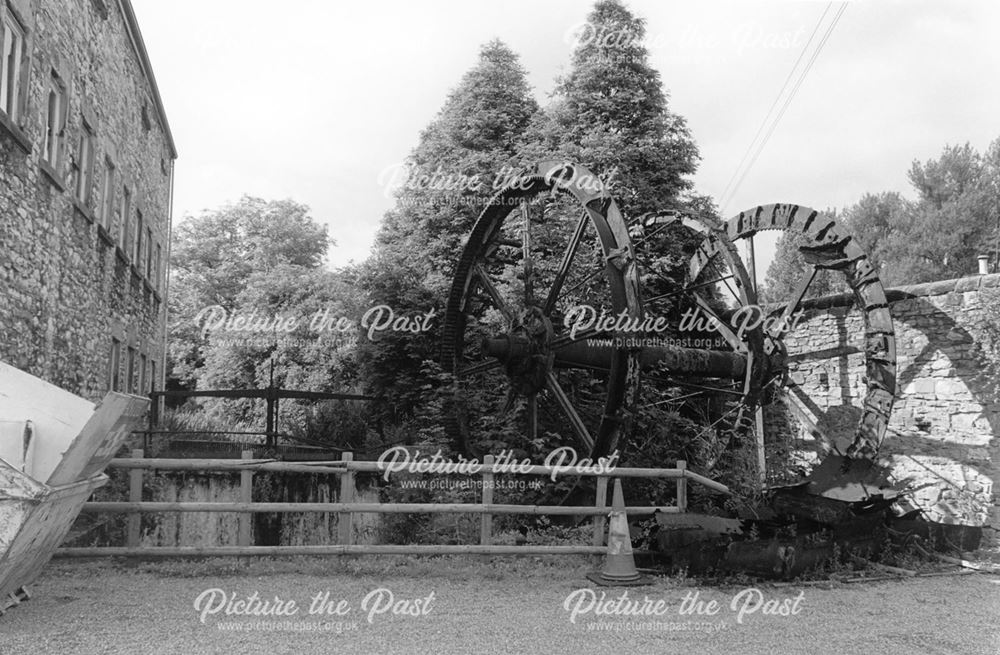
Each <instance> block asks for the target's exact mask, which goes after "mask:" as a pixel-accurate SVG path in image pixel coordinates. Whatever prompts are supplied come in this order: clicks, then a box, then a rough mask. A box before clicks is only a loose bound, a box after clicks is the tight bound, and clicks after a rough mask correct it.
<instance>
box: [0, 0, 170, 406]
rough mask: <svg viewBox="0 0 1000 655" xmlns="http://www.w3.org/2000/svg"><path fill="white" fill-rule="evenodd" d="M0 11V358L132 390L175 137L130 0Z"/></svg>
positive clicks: (147, 380)
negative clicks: (0, 62)
mask: <svg viewBox="0 0 1000 655" xmlns="http://www.w3.org/2000/svg"><path fill="white" fill-rule="evenodd" d="M0 20H2V22H3V29H2V30H0V38H2V39H3V41H4V43H3V47H4V52H7V53H12V54H11V55H10V57H9V59H8V64H9V65H6V66H4V67H2V68H0V75H3V77H4V79H3V80H2V82H3V83H4V84H3V85H0V86H3V87H4V88H6V89H7V92H6V93H5V94H4V95H3V97H0V360H3V361H6V362H7V363H9V364H11V365H13V366H16V367H18V368H20V369H22V370H24V371H27V372H29V373H31V374H33V375H37V376H39V377H42V378H44V379H46V380H48V381H49V382H52V383H54V384H56V385H57V386H60V387H63V388H65V389H67V390H69V391H71V392H74V393H77V394H80V395H83V396H86V397H88V398H90V399H92V400H96V399H99V398H101V397H103V396H104V394H105V392H107V391H108V390H109V389H111V388H115V389H117V390H120V391H129V392H132V393H139V394H144V393H146V392H147V391H148V390H149V388H150V386H151V385H153V384H154V378H157V379H161V378H162V375H163V357H164V337H165V330H164V327H165V324H166V270H167V258H168V244H169V237H170V195H171V185H172V176H173V161H174V159H175V158H176V151H175V149H174V144H173V140H172V138H171V136H170V129H169V127H168V125H167V121H166V116H165V114H164V112H163V109H162V104H161V102H160V97H159V93H158V91H157V89H156V82H155V80H154V78H153V74H152V69H151V67H150V63H149V60H148V57H147V55H146V51H145V47H144V46H143V44H142V37H141V35H140V33H139V30H138V26H137V25H136V22H135V16H134V14H133V13H132V8H131V4H130V3H129V2H127V1H124V2H117V1H114V2H112V1H111V0H0ZM155 384H156V386H157V387H159V388H162V387H161V386H160V384H159V383H158V382H155Z"/></svg>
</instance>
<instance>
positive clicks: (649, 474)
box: [109, 458, 730, 494]
mask: <svg viewBox="0 0 1000 655" xmlns="http://www.w3.org/2000/svg"><path fill="white" fill-rule="evenodd" d="M109 466H110V467H111V468H145V469H158V470H163V471H231V470H239V469H244V468H248V469H254V470H257V471H285V472H304V473H310V472H313V473H334V474H343V473H345V472H347V471H355V472H365V473H384V472H385V467H384V466H380V465H379V463H378V462H356V461H351V462H348V463H346V465H345V463H344V462H343V461H340V460H334V461H321V462H309V463H305V462H279V461H276V460H270V459H261V460H252V461H248V462H242V461H240V460H235V459H176V458H163V459H145V460H136V459H129V458H116V459H113V460H111V464H110V465H109ZM553 473H556V474H557V479H558V477H564V478H567V477H577V476H583V477H600V476H601V475H608V474H609V473H613V474H614V476H615V477H621V478H649V479H676V478H679V477H686V478H687V479H688V480H690V481H691V482H696V483H698V484H700V485H703V486H705V487H708V488H709V489H712V490H713V491H718V492H720V493H725V494H728V493H730V491H729V488H728V487H727V486H726V485H724V484H722V483H719V482H716V481H715V480H711V479H709V478H706V477H704V476H702V475H698V474H697V473H694V472H693V471H691V470H685V471H681V470H679V469H664V468H627V467H621V468H614V469H612V470H611V471H598V470H595V469H590V470H583V471H581V472H577V471H576V470H569V471H567V470H562V469H554V468H553V467H551V466H542V465H538V464H535V465H531V466H524V467H520V466H519V467H517V474H518V475H543V476H546V477H549V476H551V475H552V474H553ZM457 474H458V475H477V476H478V475H481V474H482V471H481V470H478V471H475V472H474V473H465V472H459V473H457ZM430 475H433V474H430ZM390 479H391V477H390Z"/></svg>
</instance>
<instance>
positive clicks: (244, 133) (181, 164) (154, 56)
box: [133, 0, 1000, 266]
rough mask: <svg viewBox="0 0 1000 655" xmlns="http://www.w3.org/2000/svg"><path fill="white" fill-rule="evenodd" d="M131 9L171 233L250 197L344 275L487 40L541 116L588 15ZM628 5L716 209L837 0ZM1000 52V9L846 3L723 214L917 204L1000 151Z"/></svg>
mask: <svg viewBox="0 0 1000 655" xmlns="http://www.w3.org/2000/svg"><path fill="white" fill-rule="evenodd" d="M133 5H134V7H135V12H136V14H137V16H138V19H139V24H140V27H141V29H142V32H143V36H144V39H145V41H146V46H147V48H148V50H149V54H150V58H151V60H152V63H153V69H154V72H155V75H156V78H157V81H158V84H159V87H160V92H161V95H162V97H163V102H164V105H165V107H166V112H167V116H168V119H169V121H170V126H171V129H172V131H173V134H174V138H175V140H176V142H177V148H178V151H179V159H178V162H177V169H176V170H177V173H176V182H175V207H174V221H175V222H177V221H181V220H184V217H185V216H187V215H191V214H197V213H198V212H200V211H201V210H203V209H211V208H214V207H217V206H220V205H222V204H225V203H226V202H228V201H232V200H236V199H238V198H239V197H240V196H241V195H243V194H250V195H255V196H260V197H263V198H286V197H288V198H293V199H295V200H297V201H299V202H303V203H305V204H307V205H309V206H310V207H311V208H312V210H313V216H314V217H315V218H316V219H317V220H319V221H321V222H324V223H326V224H328V225H329V226H330V234H331V236H333V238H334V239H335V240H336V241H337V246H336V247H335V248H333V249H332V250H331V252H330V258H329V260H330V263H331V265H334V266H338V265H342V264H345V263H347V262H348V261H350V260H355V261H360V260H362V259H364V258H365V257H366V256H367V255H368V252H369V250H370V247H371V243H372V238H373V236H374V233H375V231H376V229H377V227H378V224H379V221H380V219H381V216H382V214H383V212H384V211H385V210H386V209H388V208H389V207H390V206H391V204H392V202H391V199H390V198H389V197H387V196H386V193H385V190H384V189H383V188H381V187H380V186H379V182H378V179H379V173H380V172H381V171H383V170H384V169H386V168H387V167H390V166H393V165H394V164H397V163H399V162H402V161H403V160H404V159H405V158H406V156H407V154H408V153H409V152H410V150H411V149H412V148H413V147H414V146H415V145H416V143H417V139H418V136H419V133H420V130H421V129H423V128H424V127H425V126H426V125H427V124H428V123H429V122H430V120H431V119H432V118H433V117H434V115H435V114H436V113H437V111H438V110H439V109H440V108H441V106H442V104H443V103H444V100H445V98H446V96H447V93H448V91H449V90H450V89H452V88H453V87H455V86H456V85H457V83H458V81H459V79H460V78H461V76H462V74H463V73H465V71H467V70H468V69H469V68H471V67H472V66H474V65H475V63H476V60H477V56H478V52H479V48H480V46H481V45H482V44H483V43H485V42H487V41H489V40H490V39H492V38H495V37H499V38H500V39H502V40H503V41H505V42H506V43H507V44H508V45H509V46H510V47H511V48H513V49H514V50H515V51H516V52H517V53H519V54H520V56H521V62H522V64H523V65H524V67H525V68H526V69H527V71H528V74H529V81H530V82H531V84H532V85H533V87H534V91H535V95H536V96H537V98H538V100H539V102H541V103H542V104H543V105H544V104H545V103H546V102H547V99H548V97H549V94H550V93H551V90H552V88H553V81H554V78H555V77H556V76H557V75H558V74H560V73H561V72H563V71H565V70H566V68H567V67H568V65H569V60H570V53H571V51H572V35H573V34H574V28H577V27H578V26H579V25H580V24H581V23H583V22H584V21H585V20H586V16H587V14H588V13H589V11H590V8H591V6H592V3H590V2H581V1H571V0H547V1H546V2H538V1H536V0H523V1H522V0H516V1H511V2H476V1H472V0H465V1H462V0H453V1H446V0H435V1H428V2H413V1H408V0H392V1H380V0H366V1H364V2H344V1H324V0H309V1H307V0H288V1H287V2H282V3H274V2H257V1H255V0H239V1H238V2H237V1H235V0H171V1H170V2H164V1H163V0H133ZM626 6H628V7H629V9H631V10H632V11H633V12H634V13H635V14H637V15H639V16H641V17H643V18H644V19H645V20H646V27H647V31H648V43H649V46H650V63H651V64H652V66H653V67H655V68H656V69H657V70H659V71H660V74H661V76H662V79H663V83H664V88H665V90H666V91H667V92H668V94H669V96H670V106H671V108H672V109H673V111H675V112H677V113H679V114H681V115H682V116H684V117H685V118H686V119H687V121H688V124H689V127H690V129H691V132H692V134H693V136H694V138H695V140H696V142H697V144H698V146H699V148H700V150H701V155H702V162H701V165H700V168H699V171H698V173H697V175H696V176H695V185H696V188H697V190H698V191H699V192H701V193H705V194H709V195H712V196H714V197H716V198H717V199H718V198H719V197H720V196H721V195H722V192H723V190H724V189H725V188H726V186H727V184H728V183H729V181H730V179H731V177H732V176H733V174H734V172H735V171H736V169H737V167H738V166H739V164H740V161H741V159H742V158H743V157H744V154H745V152H746V151H747V148H748V147H749V146H750V143H751V141H752V140H753V139H754V136H755V134H756V133H757V131H758V128H760V126H761V124H762V121H764V118H765V116H766V115H767V113H768V110H769V109H770V108H771V106H772V104H773V103H774V102H775V99H776V98H777V97H778V93H779V90H780V89H781V88H782V85H783V83H784V82H785V80H786V78H787V77H788V75H789V73H790V72H791V71H792V68H793V65H794V64H795V63H796V60H797V59H798V58H799V57H800V55H801V54H802V52H803V48H804V46H805V45H806V42H807V40H808V39H809V36H810V34H812V32H813V29H814V28H815V27H816V26H817V23H818V22H819V21H820V18H821V16H822V15H823V13H824V10H825V9H827V3H826V2H812V1H791V0H786V1H784V2H766V3H765V2H752V1H745V0H742V1H739V2H713V1H709V2H705V1H700V0H699V1H694V0H690V1H684V2H669V1H665V0H631V1H629V2H627V3H626ZM839 6H840V5H839V3H838V4H836V5H834V6H833V8H832V9H831V10H830V11H829V12H827V15H826V18H825V20H824V22H823V26H824V27H825V26H826V25H829V24H830V23H831V22H832V17H833V16H834V14H835V11H836V10H837V9H838V8H839ZM824 27H821V28H820V34H822V33H823V30H824ZM817 38H818V37H817ZM998 43H1000V2H996V1H995V0H981V1H974V2H973V1H951V2H919V1H914V0H906V1H905V2H903V1H899V2H890V1H881V0H867V1H865V0H862V1H860V2H850V3H847V7H846V11H845V12H844V13H843V15H842V17H841V18H840V20H839V22H838V23H837V24H836V26H835V28H834V29H833V32H832V34H831V36H830V38H829V40H828V41H827V42H826V45H825V47H824V48H823V49H822V51H821V52H820V54H819V56H818V58H817V59H816V61H815V65H814V66H813V67H812V68H811V70H810V72H809V73H808V75H807V76H806V77H805V78H804V80H803V81H802V83H801V86H800V87H799V88H798V91H797V93H796V95H795V96H794V98H793V99H792V101H791V104H790V105H789V106H788V109H787V111H786V112H785V114H784V116H783V118H782V119H781V122H780V123H779V124H778V125H777V128H776V129H775V130H774V133H773V136H772V137H771V138H770V140H769V141H768V143H767V145H766V147H765V149H764V150H763V152H762V153H761V154H760V156H759V158H758V159H757V161H756V163H755V165H754V166H753V167H752V168H751V169H750V170H749V172H748V173H747V175H746V178H745V179H744V181H743V183H742V184H741V185H740V187H739V190H738V192H737V193H736V194H735V196H734V197H733V199H732V201H731V202H730V203H728V204H727V206H726V208H725V209H726V211H725V214H726V215H727V216H728V215H731V214H733V213H735V212H738V211H739V210H740V209H743V208H746V207H750V206H753V205H756V204H763V203H769V202H797V203H800V204H805V205H810V206H814V207H817V208H826V207H843V206H845V205H848V204H851V203H853V202H855V201H857V200H858V198H859V197H860V196H861V195H862V194H863V193H864V192H867V191H872V192H874V191H884V190H897V191H901V192H903V193H904V194H905V195H907V196H908V197H912V196H913V194H912V192H911V190H910V188H909V185H908V184H907V181H906V171H907V169H908V168H909V166H910V163H911V161H912V160H914V159H920V160H926V159H928V158H931V157H936V156H937V155H938V154H939V153H940V151H941V149H942V148H943V147H944V145H945V144H956V143H965V142H966V141H968V142H971V143H972V145H973V146H974V147H975V148H977V149H979V150H984V149H985V148H986V147H987V145H988V144H989V143H990V142H991V141H992V140H994V139H996V138H997V137H1000V85H998V80H1000V45H998ZM815 45H816V42H815V41H814V42H813V45H812V46H811V47H810V53H811V52H813V51H814V48H815ZM808 57H809V55H807V57H806V58H807V59H808ZM800 69H801V64H800ZM764 250H767V248H766V247H765V248H764ZM764 257H765V258H767V257H768V254H767V253H766V252H765V255H764Z"/></svg>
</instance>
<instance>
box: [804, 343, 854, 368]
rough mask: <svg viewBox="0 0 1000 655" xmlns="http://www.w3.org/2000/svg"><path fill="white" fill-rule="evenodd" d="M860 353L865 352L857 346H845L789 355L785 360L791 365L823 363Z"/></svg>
mask: <svg viewBox="0 0 1000 655" xmlns="http://www.w3.org/2000/svg"><path fill="white" fill-rule="evenodd" d="M860 352H864V351H863V350H861V348H858V347H857V346H844V347H838V348H825V349H823V350H813V351H812V352H807V353H795V354H794V355H789V356H788V357H786V358H785V361H786V362H788V363H789V364H791V363H793V362H807V361H822V360H824V359H834V358H836V357H845V356H847V355H856V354H858V353H860Z"/></svg>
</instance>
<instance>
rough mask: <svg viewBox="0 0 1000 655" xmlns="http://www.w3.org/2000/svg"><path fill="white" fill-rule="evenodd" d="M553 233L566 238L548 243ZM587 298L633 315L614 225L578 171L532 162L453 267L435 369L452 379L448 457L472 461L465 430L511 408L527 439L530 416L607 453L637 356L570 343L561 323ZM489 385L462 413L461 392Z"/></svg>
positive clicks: (492, 206)
mask: <svg viewBox="0 0 1000 655" xmlns="http://www.w3.org/2000/svg"><path fill="white" fill-rule="evenodd" d="M569 207H575V209H572V210H570V209H568V208H569ZM560 230H561V235H562V236H565V237H567V239H566V241H565V242H563V243H561V244H556V243H550V242H549V241H551V236H552V234H553V232H555V233H559V232H560ZM547 239H548V240H549V241H547ZM557 251H561V255H559V256H558V257H556V253H557ZM553 264H555V266H553ZM588 291H589V292H590V295H589V296H588V295H587V293H588ZM574 293H575V294H576V296H574ZM597 296H601V300H602V302H603V303H604V304H605V306H606V308H607V309H608V311H609V312H610V313H611V314H612V315H614V316H624V317H627V318H628V319H641V317H642V304H641V301H640V295H639V280H638V272H637V269H636V265H635V258H634V256H633V250H632V244H631V240H630V239H629V234H628V230H627V228H626V225H625V221H624V220H623V218H622V215H621V212H620V211H619V209H618V206H617V204H616V203H615V201H614V199H613V198H612V197H611V196H610V195H609V194H608V193H607V191H606V190H605V188H604V186H603V184H601V183H600V180H599V178H598V177H597V176H595V175H594V174H593V173H591V172H590V171H588V170H587V169H586V168H584V167H582V166H578V165H575V164H566V163H563V162H551V163H542V164H539V165H538V166H536V167H535V168H534V169H533V170H531V171H528V172H526V174H525V175H524V176H522V177H520V178H517V179H514V180H512V181H511V182H510V183H509V184H508V185H507V186H506V187H504V188H503V189H501V191H500V192H499V193H498V194H497V195H496V196H494V197H493V198H492V199H491V200H490V202H489V204H488V205H487V207H486V209H485V210H484V211H483V212H482V214H481V215H480V216H479V219H478V220H477V221H476V224H475V226H474V227H473V229H472V233H471V234H470V236H469V239H468V242H467V243H466V246H465V249H464V250H463V252H462V255H461V258H460V259H459V261H458V264H457V266H456V268H455V273H454V278H453V282H452V287H451V292H450V294H449V297H448V305H447V309H446V314H445V320H444V327H443V333H442V365H443V368H444V370H445V371H446V372H447V373H450V374H451V375H452V376H453V378H454V390H453V394H452V397H451V399H450V402H451V404H452V407H451V408H450V411H449V413H448V417H449V422H450V425H447V426H446V427H447V429H448V431H449V433H450V434H449V436H450V437H451V439H452V440H453V442H454V443H455V445H456V447H457V448H458V449H459V450H460V451H462V452H466V453H471V454H477V450H478V446H479V439H478V438H477V435H476V432H477V428H480V429H482V428H485V427H492V426H494V425H495V424H496V422H497V421H499V420H506V419H508V418H510V417H511V416H512V410H513V409H514V408H515V406H519V405H520V406H519V411H523V414H524V421H523V423H522V426H521V427H523V429H524V430H525V434H526V436H527V437H528V438H529V439H531V440H533V439H535V438H536V437H537V435H538V429H539V428H538V423H539V411H542V412H544V413H545V415H544V416H545V418H546V419H547V420H548V421H549V422H550V424H552V422H553V421H554V422H555V423H556V424H558V425H559V427H560V428H562V429H565V431H566V433H568V434H572V435H573V437H574V441H573V443H575V444H576V447H577V448H582V449H583V452H586V453H588V454H589V455H590V456H591V457H599V456H603V455H606V454H608V453H610V452H611V451H613V449H614V448H615V445H616V443H617V441H618V437H619V435H620V434H621V433H622V432H623V430H625V429H627V426H628V424H629V421H630V416H631V411H632V404H633V403H634V400H635V397H636V394H637V392H638V388H639V369H638V362H639V353H638V351H637V350H635V349H630V348H628V347H626V346H625V345H624V344H623V345H622V346H621V347H616V346H615V345H614V344H612V346H610V347H607V348H594V349H590V348H589V347H588V346H589V344H588V343H586V341H587V339H590V338H593V337H595V336H613V335H611V334H609V333H608V332H606V331H605V332H601V331H599V330H597V329H587V330H582V331H580V332H578V333H575V334H573V335H570V334H569V331H568V330H567V329H566V328H565V326H564V324H563V318H564V315H565V312H566V307H567V306H568V304H571V303H572V301H573V299H574V298H578V299H579V298H582V299H588V298H589V299H591V300H593V299H594V298H595V297H597ZM572 371H587V376H588V377H590V378H592V381H591V382H590V383H588V384H586V385H577V384H574V382H573V380H572V379H568V378H567V377H566V376H567V374H568V373H569V372H572ZM501 374H502V376H504V377H505V379H500V384H498V376H500V375H501ZM501 387H504V388H505V392H504V393H503V394H501V395H504V397H503V398H502V400H501V399H498V402H497V403H496V404H495V406H490V407H487V408H483V407H475V408H473V407H470V406H469V402H468V394H467V393H465V392H464V390H465V389H471V388H479V389H493V388H501ZM584 387H585V388H584ZM522 403H523V404H522ZM585 405H586V407H584V406H585ZM585 410H586V411H585Z"/></svg>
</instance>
